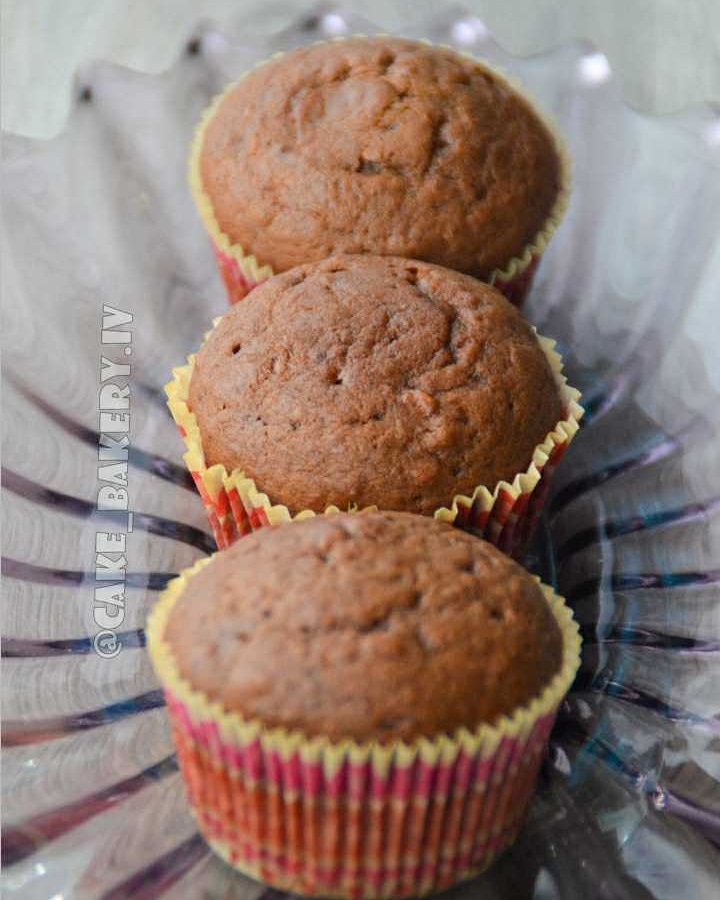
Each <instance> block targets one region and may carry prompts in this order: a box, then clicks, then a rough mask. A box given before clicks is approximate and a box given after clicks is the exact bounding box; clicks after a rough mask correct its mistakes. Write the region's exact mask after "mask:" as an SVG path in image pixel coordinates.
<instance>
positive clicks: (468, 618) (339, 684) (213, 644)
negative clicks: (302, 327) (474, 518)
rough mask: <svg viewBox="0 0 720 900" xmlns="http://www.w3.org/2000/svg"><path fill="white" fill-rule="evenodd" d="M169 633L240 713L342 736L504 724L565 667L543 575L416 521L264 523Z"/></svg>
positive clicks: (178, 615)
mask: <svg viewBox="0 0 720 900" xmlns="http://www.w3.org/2000/svg"><path fill="white" fill-rule="evenodd" d="M165 638H166V640H167V642H168V643H169V645H170V647H171V650H172V653H173V656H174V658H175V661H176V663H177V666H178V668H179V671H180V674H181V675H182V676H183V677H184V678H185V679H186V680H187V681H188V682H189V683H190V684H191V685H192V686H193V687H194V688H195V689H198V690H201V691H203V692H204V693H205V694H206V695H208V696H209V697H210V698H211V699H212V700H217V701H219V702H221V703H222V704H223V706H224V707H225V708H226V709H227V710H232V711H235V712H238V713H240V714H241V715H242V716H243V717H245V718H257V719H260V720H261V721H262V722H263V723H264V724H265V725H268V726H283V727H285V728H288V729H299V730H300V731H303V732H304V733H305V734H310V735H325V736H326V737H329V738H332V739H339V738H354V739H356V740H359V741H363V740H369V739H373V738H376V739H379V740H384V741H387V740H394V739H403V740H409V739H413V738H417V737H420V736H427V737H431V736H434V735H438V734H441V733H451V732H453V731H454V730H455V729H457V728H458V727H461V726H465V727H467V728H473V727H475V726H477V725H479V724H481V723H483V722H493V721H494V720H495V719H496V718H497V717H498V716H500V715H502V714H505V713H511V712H512V711H513V710H515V709H516V708H518V707H520V706H523V705H525V704H526V703H528V702H529V701H530V700H531V699H533V698H534V697H536V696H538V695H539V694H540V693H541V691H542V690H543V688H544V687H545V686H546V685H547V684H548V683H549V682H550V681H551V680H552V678H553V676H554V675H555V674H556V673H557V672H558V671H559V669H560V665H561V658H562V635H561V632H560V629H559V627H558V625H557V623H556V621H555V618H554V616H553V614H552V612H551V610H550V608H549V606H548V604H547V602H546V600H545V598H544V596H543V594H542V591H541V590H540V588H539V586H538V584H537V582H535V581H534V579H533V578H531V576H530V575H528V574H527V573H526V572H525V571H524V570H523V569H522V568H521V567H520V566H518V565H517V564H516V563H514V562H512V560H510V559H509V558H508V557H506V556H504V555H503V554H502V553H501V552H500V551H499V550H496V549H495V548H494V547H492V546H491V545H490V544H487V543H485V542H484V541H481V540H479V539H478V538H474V537H472V536H470V535H469V534H467V533H465V532H462V531H459V530H457V529H454V528H452V527H451V526H449V525H446V524H444V523H442V522H439V521H437V520H434V519H428V518H425V517H421V516H413V515H408V514H406V513H359V514H356V515H352V514H348V513H345V514H337V515H332V516H318V517H314V518H311V519H306V520H304V521H301V522H298V523H294V524H292V525H283V526H279V527H276V528H265V529H261V530H260V531H258V532H255V533H253V534H251V535H249V536H247V537H244V538H243V539H242V540H240V541H238V542H237V543H235V544H234V545H233V546H232V547H230V548H229V549H228V550H224V551H223V552H222V553H220V554H218V555H217V556H216V557H215V558H214V559H213V561H212V562H211V563H210V564H209V565H207V566H205V567H204V568H203V569H201V570H200V571H199V572H198V573H197V574H195V575H193V576H192V577H191V578H190V580H189V581H188V583H187V586H186V588H185V590H184V592H183V594H182V595H181V597H180V598H179V599H178V601H177V602H176V604H175V606H174V608H173V609H172V611H171V613H170V617H169V620H168V624H167V626H166V631H165Z"/></svg>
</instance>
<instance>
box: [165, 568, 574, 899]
mask: <svg viewBox="0 0 720 900" xmlns="http://www.w3.org/2000/svg"><path fill="white" fill-rule="evenodd" d="M207 562H208V560H207V559H205V560H201V561H200V562H199V563H198V564H196V566H194V567H193V569H191V570H188V572H186V573H183V574H182V575H181V576H180V577H179V578H177V579H175V580H174V581H173V582H171V583H170V584H169V585H168V587H167V589H166V590H165V591H164V592H163V594H162V595H161V596H160V599H159V601H158V603H157V604H156V606H155V608H154V610H153V612H152V614H151V616H150V620H149V622H148V647H149V650H150V655H151V658H152V661H153V664H154V666H155V670H156V672H157V674H158V676H159V678H160V681H161V682H162V684H163V687H164V690H165V695H166V698H167V703H168V710H169V714H170V720H171V723H172V731H173V737H174V741H175V744H176V747H177V753H178V759H179V762H180V768H181V771H182V775H183V779H184V782H185V785H186V789H187V796H188V800H189V802H190V806H191V808H192V810H193V813H194V815H195V817H196V818H197V822H198V825H199V827H200V830H201V831H202V833H203V835H204V836H205V838H206V840H207V842H208V843H209V845H210V846H211V847H212V848H213V849H214V850H215V852H217V853H218V854H219V855H220V856H221V857H223V858H224V859H225V860H226V861H227V862H228V863H230V865H232V866H234V867H235V868H236V869H238V870H240V871H241V872H243V873H245V874H247V875H250V876H251V877H253V878H256V879H258V880H260V881H264V882H266V883H268V884H270V885H272V886H274V887H276V888H279V889H282V890H287V891H293V892H296V893H301V894H307V895H313V896H314V895H319V896H337V897H347V898H381V897H405V896H415V895H418V894H425V893H429V892H431V891H437V890H441V889H443V888H447V887H450V886H451V885H453V884H455V883H457V882H459V881H463V880H465V879H468V878H471V877H473V876H474V875H476V874H478V873H480V872H482V871H483V870H484V869H486V868H487V867H488V866H489V865H490V864H491V863H492V862H493V860H494V859H495V858H496V857H497V855H498V854H499V853H501V852H502V851H503V850H504V849H506V848H507V847H508V846H509V845H510V844H511V843H512V842H513V840H514V839H515V836H516V834H517V832H518V829H519V828H520V826H521V825H522V822H523V818H524V815H525V812H526V810H527V807H528V804H529V802H530V800H531V798H532V795H533V793H534V790H535V784H536V780H537V775H538V770H539V767H540V764H541V762H542V759H543V755H544V753H545V749H546V746H547V741H548V736H549V733H550V730H551V729H552V726H553V722H554V720H555V716H556V713H557V709H558V707H559V704H560V702H561V700H562V698H563V696H564V695H565V693H566V692H567V690H568V688H569V687H570V684H571V683H572V680H573V678H574V677H575V673H576V671H577V668H578V665H579V651H580V638H579V635H578V629H577V626H576V624H575V622H574V620H573V618H572V614H571V613H570V610H569V609H568V608H567V607H566V606H565V604H564V602H563V601H562V599H561V598H559V597H558V596H556V595H555V594H554V593H553V592H552V590H551V589H550V588H547V587H545V586H542V588H543V592H544V594H545V596H546V599H547V602H548V604H549V606H550V608H551V609H552V611H553V614H554V616H555V618H556V620H557V622H558V625H559V627H560V629H561V631H562V635H563V662H562V666H561V669H560V671H559V672H558V674H557V675H556V676H555V677H554V678H553V680H552V681H551V682H550V683H549V684H548V685H547V686H546V687H545V689H544V690H543V691H542V693H541V694H540V695H539V696H538V697H536V698H534V699H533V700H532V701H531V702H530V703H529V704H528V705H527V706H525V707H523V708H520V709H518V710H516V711H515V712H514V713H513V714H512V715H511V716H507V717H502V718H500V719H499V720H498V721H496V722H494V723H492V724H483V725H481V726H479V727H477V728H475V729H460V730H458V731H457V732H456V733H455V734H453V735H449V736H448V735H442V736H440V737H436V738H433V739H425V738H423V739H420V740H418V741H416V742H414V743H409V744H408V743H403V742H395V743H391V744H387V745H382V744H379V743H376V742H370V743H364V744H362V743H357V742H354V741H340V742H331V741H330V740H328V739H325V738H322V737H315V738H309V737H307V736H304V735H303V734H301V733H300V732H295V731H285V730H283V729H279V728H269V727H265V726H264V725H263V724H262V723H261V722H259V721H257V720H245V719H243V718H242V717H241V716H240V715H238V714H237V713H232V712H228V711H227V710H225V709H224V708H222V707H221V705H220V704H218V703H216V702H213V701H211V700H210V699H209V698H208V697H207V696H205V695H203V694H202V693H201V692H199V691H197V690H195V689H194V688H193V687H192V685H190V684H189V683H188V682H186V681H185V680H184V679H183V678H182V677H181V676H180V674H179V672H178V670H177V666H176V664H175V661H174V658H173V655H172V651H171V649H170V647H169V645H168V644H167V643H166V642H165V640H164V632H165V626H166V623H167V620H168V616H169V614H170V611H171V609H172V607H173V605H174V603H175V601H176V599H177V598H178V597H179V596H180V594H181V593H182V590H183V587H184V584H185V581H186V579H187V577H188V576H189V575H191V574H192V573H193V572H194V571H195V570H197V568H199V567H200V566H202V565H205V564H206V563H207Z"/></svg>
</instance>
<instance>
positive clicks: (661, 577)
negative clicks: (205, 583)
mask: <svg viewBox="0 0 720 900" xmlns="http://www.w3.org/2000/svg"><path fill="white" fill-rule="evenodd" d="M372 30H373V29H372V28H371V26H370V25H368V24H367V23H363V22H360V21H358V20H355V19H353V18H351V17H349V16H347V15H345V14H343V13H341V12H337V11H329V12H328V11H327V10H325V11H324V12H318V13H316V14H312V15H310V16H308V17H307V18H306V19H304V20H303V21H302V22H300V23H298V25H297V26H296V27H294V28H292V29H290V30H288V31H287V32H284V33H282V34H280V35H277V36H276V37H275V38H274V39H273V40H271V41H270V42H265V43H264V44H262V45H260V44H259V43H258V42H257V41H255V40H254V39H253V38H252V37H251V36H249V35H224V34H220V33H218V32H216V31H215V30H213V29H212V28H207V29H205V30H203V31H201V32H199V33H198V35H197V36H196V37H195V38H194V39H193V40H192V41H190V42H189V43H188V45H187V47H186V48H185V50H184V52H183V53H182V54H181V56H180V58H179V59H178V61H177V63H176V65H174V66H173V68H172V69H171V70H170V71H169V72H167V73H166V74H164V75H162V76H147V75H141V74H137V73H135V72H130V71H127V70H124V69H120V68H117V67H115V66H110V65H104V64H99V65H93V66H91V67H89V68H88V69H87V71H86V72H84V73H83V74H82V75H81V76H79V78H78V83H77V103H76V105H75V108H74V111H73V114H72V116H71V118H70V121H69V123H68V127H67V129H66V130H65V132H64V133H63V134H62V135H60V136H59V137H57V138H56V139H54V140H52V141H49V142H35V141H30V140H24V139H21V138H16V137H12V136H10V137H7V138H6V139H5V142H4V160H3V176H4V188H5V191H4V193H5V202H4V207H3V217H2V218H3V258H2V262H3V265H2V276H3V299H4V322H3V338H4V347H5V350H4V363H5V370H6V374H5V391H4V394H5V396H4V401H5V402H4V415H3V425H4V444H3V454H4V466H5V470H4V484H5V492H4V503H3V506H4V510H3V511H4V515H5V527H4V553H5V557H6V558H5V560H4V568H5V580H4V598H3V600H4V602H3V619H4V621H3V632H4V634H5V640H4V644H3V655H4V656H5V661H4V665H3V670H4V671H3V675H4V678H3V715H4V724H3V741H4V744H5V748H4V754H3V776H4V777H3V832H4V834H3V854H4V872H3V882H4V891H5V892H6V893H5V895H6V896H8V897H11V896H12V897H14V896H18V897H22V898H49V897H56V898H60V897H63V898H68V897H73V898H85V897H107V898H123V897H142V898H150V897H157V896H160V895H161V894H168V895H170V896H172V897H180V898H183V897H187V898H196V897H212V898H216V897H223V898H229V897H242V898H247V900H251V898H252V897H255V896H260V895H261V894H262V895H263V896H264V897H265V898H266V900H267V898H270V897H276V896H277V892H273V891H270V890H267V889H265V888H263V887H262V886H261V885H258V884H256V883H254V882H251V881H249V880H247V879H244V878H242V877H241V876H239V875H236V874H234V873H233V872H232V871H231V870H230V869H228V868H227V867H225V865H224V864H223V863H221V862H219V861H218V860H216V859H215V858H214V857H213V856H212V855H211V854H210V852H209V851H208V849H207V848H206V846H205V845H204V843H203V841H202V839H201V838H200V837H199V836H198V834H197V831H196V828H195V826H194V823H193V820H192V818H191V816H190V813H189V811H188V809H187V808H186V805H185V802H184V798H183V790H182V785H181V782H180V776H179V774H178V771H177V765H176V762H175V756H174V754H173V747H172V743H171V739H170V735H169V732H168V726H167V720H166V717H165V713H164V710H163V708H162V705H163V704H162V697H161V694H160V692H159V690H158V685H157V683H156V681H155V678H154V676H153V673H152V671H151V668H150V665H149V663H148V658H147V655H146V653H145V649H144V637H143V624H144V621H145V617H146V615H147V612H148V609H149V608H150V606H151V605H152V603H153V601H154V599H155V597H156V596H157V591H158V590H159V589H161V588H162V586H163V584H164V583H165V581H166V580H167V578H168V575H169V573H172V572H176V571H178V570H179V569H181V568H183V567H185V566H187V565H189V564H190V563H191V562H192V561H193V560H194V559H195V558H196V557H197V556H198V555H200V554H203V553H207V552H209V551H210V550H211V549H212V540H211V538H210V536H209V534H208V529H207V524H206V521H205V519H204V514H203V511H202V506H201V504H200V502H199V501H198V498H197V497H196V496H195V493H194V489H193V487H192V484H191V482H190V479H189V478H188V476H187V474H186V473H185V470H184V468H183V465H182V460H181V452H182V445H181V442H180V440H179V438H178V436H177V433H176V431H175V428H174V426H173V424H172V422H171V420H170V417H169V415H168V413H167V411H166V409H165V406H164V397H163V394H162V385H163V383H164V382H165V381H166V380H167V378H168V373H169V371H170V368H171V367H172V366H173V365H174V364H177V363H178V362H179V361H181V360H183V358H184V357H185V355H186V354H187V353H188V352H190V351H192V350H193V349H194V348H195V347H196V345H197V343H198V339H199V337H200V335H201V334H202V333H203V332H204V331H205V330H206V329H207V328H208V326H209V324H210V321H211V319H212V317H213V316H215V315H218V314H219V313H221V312H223V310H224V309H225V308H226V307H225V299H224V294H223V289H222V287H221V283H220V280H219V277H218V275H217V273H216V271H215V267H214V263H213V259H212V255H211V252H210V247H209V244H208V241H207V240H206V237H205V235H204V234H203V232H202V229H201V226H200V224H199V222H198V219H197V217H196V215H195V211H194V209H193V206H192V203H191V200H190V197H189V193H188V190H187V188H186V183H185V170H186V156H187V149H188V142H189V139H190V135H191V131H192V128H193V125H194V123H195V121H196V120H197V118H198V116H199V113H200V111H201V110H202V108H203V107H204V106H205V104H206V103H207V101H208V98H209V97H210V96H211V95H212V94H213V93H215V92H216V91H218V90H219V89H220V88H221V87H222V86H223V85H224V84H225V83H226V82H227V81H228V80H229V79H231V78H232V77H234V76H237V75H238V74H239V73H241V72H242V71H243V70H245V69H246V68H248V67H249V66H251V65H252V64H253V63H255V62H256V61H257V60H259V59H261V58H263V57H265V56H267V55H269V53H271V52H273V51H275V50H278V49H283V48H288V47H290V46H293V45H296V44H298V43H301V42H305V41H310V40H314V39H317V38H319V37H322V36H325V35H332V34H340V33H346V32H348V31H365V32H368V31H372ZM412 34H413V35H416V36H422V37H427V38H431V39H433V40H436V41H444V42H449V43H453V44H455V45H456V46H459V47H461V48H463V49H465V50H468V51H471V52H473V53H477V54H478V55H481V56H483V57H485V58H487V59H488V60H489V61H490V62H491V63H494V64H498V65H500V66H502V67H504V68H505V69H506V70H508V71H509V72H511V73H513V74H515V75H517V76H519V77H520V78H521V79H522V81H523V82H524V83H525V85H526V86H527V87H528V88H529V89H530V90H531V92H532V93H534V94H535V96H536V97H537V98H538V100H539V101H540V102H541V104H542V105H543V106H544V107H545V108H547V109H548V110H549V111H550V112H551V113H552V114H554V116H555V117H556V119H557V121H558V122H559V124H560V126H561V128H562V131H563V132H564V134H565V135H566V137H567V140H568V142H569V145H570V148H571V152H572V155H573V157H574V161H575V178H574V183H575V190H574V194H573V199H572V204H571V207H570V210H569V214H568V215H567V218H566V220H565V222H564V224H563V225H562V227H561V228H560V230H559V232H558V234H557V235H556V237H555V239H554V240H553V242H552V244H551V247H550V249H549V251H548V252H547V254H546V257H545V258H544V260H543V264H542V266H541V268H540V272H539V277H538V278H537V280H536V284H535V287H534V290H533V292H532V295H531V297H530V299H529V302H528V304H527V308H526V311H527V313H528V315H529V316H530V318H531V319H532V320H533V321H534V322H535V323H536V324H537V325H538V327H539V328H540V329H541V330H542V331H543V332H544V333H545V334H549V335H553V336H555V337H557V338H558V339H559V341H560V343H561V349H562V350H563V352H564V353H565V354H566V356H567V359H568V365H569V369H570V374H571V380H572V382H573V383H575V384H578V385H579V386H581V387H582V388H583V390H584V392H585V403H586V405H587V410H588V414H587V419H586V422H585V427H584V429H583V431H582V432H581V434H580V435H579V437H578V438H577V440H576V441H575V443H574V444H573V446H572V448H571V450H570V452H569V454H568V455H567V457H566V459H565V460H564V463H563V465H562V466H561V467H560V469H559V472H558V476H557V483H556V487H555V491H554V496H553V499H552V502H551V504H550V506H549V511H548V513H547V515H546V517H545V520H544V522H543V526H542V530H541V534H540V535H539V538H538V541H537V546H536V548H535V550H534V553H533V556H532V559H531V563H532V564H533V565H534V566H535V567H536V568H537V569H538V570H539V571H540V572H541V573H542V574H543V576H544V577H545V578H546V579H547V580H551V581H554V582H555V584H556V585H557V586H558V588H559V590H560V591H561V592H562V593H564V594H565V595H566V596H567V598H568V599H569V601H570V603H571V604H572V606H573V607H574V609H575V612H576V615H577V617H578V619H579V621H580V623H581V625H582V630H583V635H584V640H585V645H584V654H583V666H582V671H581V673H580V675H579V677H578V680H577V683H576V685H575V687H574V689H573V691H572V693H571V694H570V696H569V698H568V699H567V701H566V703H565V705H564V707H563V710H562V714H561V716H560V721H559V722H558V726H557V729H556V731H555V733H554V736H553V742H552V748H551V755H550V758H549V760H548V764H547V766H546V768H545V773H544V776H543V780H542V785H541V789H540V792H539V794H538V796H537V799H536V801H535V803H534V805H533V808H532V812H531V815H530V818H529V820H528V822H527V825H526V827H525V828H524V830H523V832H522V835H521V837H520V839H519V841H518V843H517V844H516V846H515V847H514V848H513V849H512V850H511V851H509V852H508V853H507V854H506V855H505V856H504V857H503V858H502V860H501V861H500V862H499V863H498V864H497V865H496V866H495V867H494V868H493V869H492V870H491V871H490V872H488V873H487V874H486V875H485V876H483V877H482V878H481V879H479V880H478V881H476V882H473V883H472V884H470V885H467V886H464V887H461V888H459V889H457V890H456V891H455V892H454V894H455V895H457V896H458V897H460V896H464V897H477V896H482V897H513V898H515V897H523V896H527V897H532V896H534V897H536V898H542V900H548V898H555V897H562V898H576V897H581V896H582V897H588V898H590V897H593V898H594V897H603V898H604V897H607V898H616V897H622V898H634V897H650V896H655V897H662V898H676V897H680V896H683V897H693V898H706V897H707V898H710V897H713V898H714V897H716V896H717V885H718V879H720V861H719V855H718V851H717V847H716V845H715V844H717V843H718V842H720V663H719V660H720V601H719V599H718V597H719V593H720V465H718V462H720V453H719V452H718V446H719V444H718V438H719V436H720V435H719V432H720V360H719V357H718V352H717V346H718V343H719V341H718V339H719V338H720V328H719V327H718V321H720V242H719V240H718V236H719V235H720V118H719V117H718V115H717V110H714V111H713V109H711V108H710V107H698V108H694V109H691V110H688V111H686V112H684V113H681V114H678V115H673V116H669V117H664V118H652V117H648V116H644V115H641V114H639V113H637V112H635V111H633V110H631V109H629V108H628V107H627V106H625V105H624V104H623V102H622V100H621V97H620V95H619V93H618V89H617V87H616V85H615V83H614V81H613V78H612V75H611V73H610V71H609V68H608V64H607V60H606V58H605V57H604V56H603V55H602V54H601V53H599V52H597V51H596V50H595V49H594V48H592V47H591V46H589V45H586V44H582V43H574V44H567V45H564V46H561V47H558V48H557V49H555V50H552V51H551V52H548V53H544V54H542V55H539V56H534V57H531V58H526V59H516V58H512V57H510V56H508V55H507V54H506V53H504V52H503V50H502V49H501V48H500V47H499V46H498V45H497V44H496V43H495V42H494V41H493V39H492V37H491V36H490V35H489V34H488V33H487V31H486V29H485V28H484V27H483V25H482V23H480V22H479V21H478V20H477V19H474V18H472V17H469V16H467V15H463V14H452V13H446V14H445V15H444V16H442V17H441V18H438V19H435V20H433V21H431V22H426V23H425V24H424V25H423V26H422V27H420V28H417V29H412ZM103 304H107V305H109V306H112V307H115V308H118V309H121V310H127V311H129V312H131V313H132V315H133V322H132V325H131V327H130V332H131V343H129V344H122V343H116V344H107V343H106V344H103V343H102V337H101V328H102V316H103ZM106 324H111V323H106ZM108 330H109V329H108ZM114 330H115V331H118V330H120V331H121V330H123V329H122V326H119V325H116V326H115V328H114ZM105 338H106V340H107V339H108V334H107V333H106V335H105ZM126 348H128V350H129V352H127V353H126ZM103 355H105V356H106V357H108V358H112V359H114V360H116V361H120V362H127V363H129V364H130V365H131V374H130V377H129V384H130V400H129V402H130V410H129V411H130V423H131V425H130V438H131V449H130V452H129V461H128V462H129V465H128V491H129V506H130V509H132V510H133V511H134V514H133V519H132V523H131V525H132V532H131V533H129V534H128V537H127V546H126V561H127V566H126V570H125V571H124V572H121V574H120V575H118V578H121V577H123V576H124V584H125V586H126V592H125V607H124V615H123V618H122V624H121V625H120V626H119V629H118V630H119V631H120V632H121V641H122V644H123V647H122V650H121V651H120V652H119V654H118V655H117V656H115V657H113V658H103V657H102V656H100V655H98V654H97V653H96V652H95V651H94V649H93V639H94V637H95V635H96V633H97V632H98V630H99V629H98V625H97V624H96V623H95V622H94V619H93V605H94V591H95V588H96V586H97V584H96V571H95V569H96V563H97V559H96V535H97V533H98V532H103V531H108V530H111V531H112V530H121V531H125V530H127V529H128V528H129V527H130V523H129V522H128V517H127V515H126V514H123V513H114V514H113V513H107V512H105V513H99V512H98V511H97V509H96V501H97V495H98V489H99V488H100V487H101V482H100V480H99V477H100V476H102V475H105V476H108V475H109V474H112V473H109V472H108V471H107V470H106V471H104V472H102V473H99V471H98V467H99V465H100V464H102V462H99V459H98V441H99V437H98V432H99V430H102V429H103V422H102V421H101V418H100V416H101V411H100V407H101V406H107V405H108V397H107V396H101V394H100V390H101V356H103ZM125 380H127V379H125ZM115 381H116V382H118V381H119V382H121V383H124V381H123V378H116V379H115ZM118 402H120V401H118ZM116 421H117V420H116ZM105 430H107V428H105ZM105 462H107V461H105ZM119 486H122V485H119ZM102 584H103V582H101V583H100V586H102ZM118 621H119V620H118ZM105 650H106V652H111V648H110V647H109V646H108V645H106V647H105ZM713 841H714V842H715V844H713Z"/></svg>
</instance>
